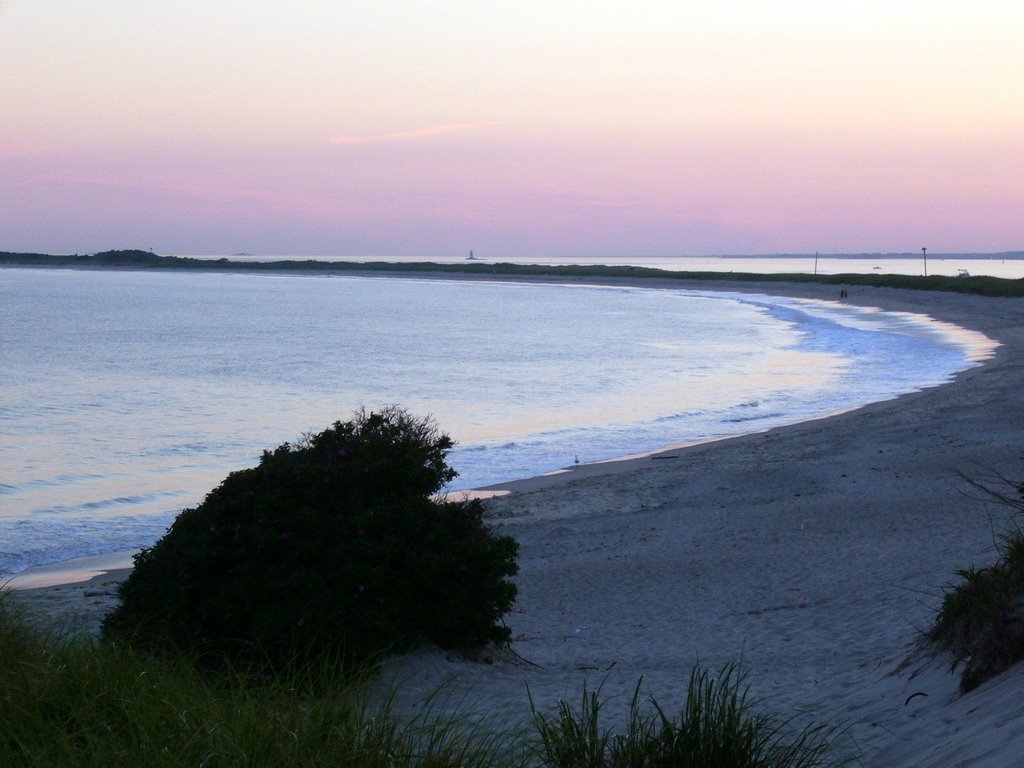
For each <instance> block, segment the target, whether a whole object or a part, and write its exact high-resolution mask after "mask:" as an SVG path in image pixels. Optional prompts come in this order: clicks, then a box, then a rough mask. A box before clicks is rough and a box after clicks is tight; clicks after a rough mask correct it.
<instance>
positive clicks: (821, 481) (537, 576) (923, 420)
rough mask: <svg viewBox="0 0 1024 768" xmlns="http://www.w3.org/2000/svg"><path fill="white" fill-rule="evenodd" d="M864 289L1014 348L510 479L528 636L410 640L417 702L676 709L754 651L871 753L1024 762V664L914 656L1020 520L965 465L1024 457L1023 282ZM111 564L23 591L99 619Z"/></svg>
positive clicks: (834, 291)
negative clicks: (958, 583) (1019, 292)
mask: <svg viewBox="0 0 1024 768" xmlns="http://www.w3.org/2000/svg"><path fill="white" fill-rule="evenodd" d="M642 284H643V285H653V284H652V283H650V282H648V281H644V282H643V283H642ZM672 285H673V286H675V287H680V285H681V284H680V283H679V282H678V281H674V282H673V283H672ZM682 287H686V288H693V289H699V290H714V289H720V290H727V291H749V292H761V293H784V294H786V295H793V296H806V297H819V298H825V299H830V300H831V299H835V298H837V296H838V292H839V289H838V287H831V286H827V287H826V286H815V285H797V284H792V285H785V286H783V285H779V284H763V285H762V284H757V283H746V284H739V283H723V284H721V285H715V284H709V283H707V282H703V281H702V282H697V283H692V284H682ZM848 301H849V302H851V303H854V304H861V305H865V306H877V307H882V308H885V309H893V310H903V311H911V312H920V313H925V314H929V315H931V316H932V317H934V318H936V319H939V320H945V321H949V322H953V323H956V324H958V325H961V326H964V327H966V328H971V329H975V330H978V331H981V332H983V333H985V334H987V335H988V336H990V337H991V338H993V339H996V340H998V341H999V342H1001V344H1002V346H1001V347H1000V348H999V349H998V350H997V352H996V354H995V356H994V357H993V358H992V359H991V360H990V361H988V362H987V363H985V364H984V365H982V366H979V367H976V368H973V369H971V370H969V371H966V372H964V373H962V374H960V375H959V376H958V377H957V378H956V380H955V381H954V382H952V383H950V384H946V385H943V386H940V387H936V388H932V389H929V390H927V391H924V392H920V393H915V394H910V395H906V396H904V397H901V398H899V399H898V400H893V401H889V402H884V403H878V404H875V405H872V406H869V407H867V408H863V409H860V410H857V411H854V412H850V413H845V414H841V415H838V416H834V417H830V418H827V419H822V420H818V421H814V422H806V423H803V424H798V425H794V426H790V427H784V428H780V429H775V430H772V431H770V432H766V433H762V434H757V435H749V436H745V437H740V438H734V439H730V440H724V441H720V442H715V443H709V444H705V445H700V446H696V447H691V448H687V449H684V450H677V451H672V452H671V453H669V454H668V455H669V456H674V457H675V458H665V457H662V458H658V459H645V460H638V461H633V462H630V463H628V464H625V465H620V466H613V467H604V468H602V470H601V471H600V472H598V473H596V474H594V473H590V474H588V473H579V474H573V473H570V474H568V475H561V476H558V477H556V478H554V479H547V480H541V481H528V482H525V483H517V484H511V487H513V488H514V489H515V491H516V492H515V493H513V494H512V495H509V496H506V497H502V498H497V499H493V500H491V501H489V502H488V506H489V512H490V514H491V515H492V517H493V519H494V521H495V522H496V523H497V524H498V525H499V526H500V528H501V530H502V532H504V533H507V534H510V535H512V536H515V537H516V538H517V539H518V541H519V542H520V547H521V549H520V569H521V570H520V574H519V577H518V584H519V590H520V591H519V598H518V601H517V603H516V606H515V608H514V609H513V612H512V613H511V615H510V616H509V617H508V624H509V626H510V627H511V629H512V633H513V644H512V649H513V651H514V653H515V656H513V655H511V654H507V655H499V656H498V657H497V658H495V659H494V661H493V663H490V664H487V663H481V662H479V661H476V662H471V661H467V660H465V659H462V658H459V657H457V656H454V655H451V654H445V653H441V652H434V651H429V650H427V651H423V652H420V653H417V654H414V655H412V656H409V657H405V658H401V659H396V660H395V661H393V662H392V663H390V664H389V665H388V666H387V668H386V672H385V682H387V683H398V684H399V686H400V695H399V699H400V703H401V704H402V705H403V706H407V707H410V708H415V707H416V706H417V705H418V702H419V701H421V700H422V698H423V697H424V696H425V695H427V694H428V693H430V692H433V691H435V690H436V689H437V688H438V687H439V686H442V685H447V686H448V690H449V691H451V692H452V693H453V694H454V695H455V697H456V698H459V699H461V698H463V697H465V699H466V700H467V701H468V703H469V704H470V705H473V706H475V707H476V708H477V710H478V711H479V712H481V713H483V716H487V717H495V718H498V719H500V720H501V721H503V722H517V721H521V720H525V719H526V718H527V717H528V716H529V704H528V697H527V689H529V692H530V694H531V695H532V697H533V699H534V701H535V702H537V703H538V705H539V706H541V707H542V708H547V707H549V706H551V705H553V704H554V702H555V701H556V700H557V699H559V698H566V697H568V698H569V699H570V700H572V701H575V700H577V699H578V696H579V692H580V690H581V688H582V686H583V684H584V683H585V682H587V683H589V685H590V686H591V687H594V686H597V685H603V691H604V694H605V695H606V696H607V697H610V701H609V703H608V705H607V714H608V716H609V718H610V719H609V721H608V723H607V724H608V725H614V724H616V723H618V722H620V719H619V718H620V717H621V713H622V712H623V711H624V710H625V708H626V705H627V704H628V700H629V697H630V696H631V694H632V692H633V690H634V688H635V686H636V684H637V682H638V680H640V678H643V685H644V690H645V691H646V692H647V693H649V694H651V695H653V696H654V697H655V698H657V700H658V701H659V703H661V704H662V705H663V706H664V707H666V708H667V709H670V710H671V709H674V708H676V707H677V706H678V705H680V704H681V702H682V696H683V693H684V692H685V685H686V681H687V678H688V675H689V672H690V669H691V667H692V666H693V664H694V663H695V662H697V661H701V662H703V663H704V664H705V665H707V666H710V667H712V668H717V667H719V666H721V665H722V664H724V663H726V662H729V661H731V660H737V659H738V660H740V661H741V662H742V665H743V668H744V669H745V670H746V672H747V673H748V675H749V682H750V683H751V691H752V693H753V694H754V695H756V696H758V697H759V698H760V699H762V700H763V706H764V707H765V708H767V709H769V710H771V711H775V712H779V713H784V714H789V713H794V712H802V713H806V714H808V715H809V716H811V717H812V718H814V719H815V720H818V721H827V722H831V723H838V724H843V725H845V726H847V728H848V735H849V737H850V739H851V740H852V741H853V742H855V743H856V744H857V746H858V747H859V749H860V750H861V755H862V760H863V763H864V764H865V765H867V766H886V767H893V768H895V767H896V766H904V765H906V766H936V767H937V766H982V767H983V768H995V766H1011V765H1012V766H1017V765H1021V764H1024V670H1022V669H1020V668H1014V669H1011V670H1010V671H1009V672H1007V673H1006V674H1004V675H1003V676H1001V677H1000V678H998V679H996V680H993V681H991V682H990V683H987V684H985V685H983V686H982V687H981V688H979V689H977V690H975V691H974V692H972V693H970V694H967V695H966V696H958V695H957V693H956V678H955V676H954V675H952V674H950V673H949V671H948V662H947V660H946V659H942V658H927V657H924V656H921V655H920V654H917V655H912V654H911V651H912V646H913V644H914V643H915V641H916V640H917V639H918V638H919V635H920V632H921V631H922V629H924V628H925V627H926V626H928V624H929V622H930V621H931V620H932V619H933V617H934V614H935V610H936V607H937V605H938V604H939V601H940V599H941V595H942V589H943V586H944V585H947V584H949V583H950V582H951V581H952V580H953V578H954V572H955V571H956V570H957V569H961V568H965V567H968V566H970V565H978V566H981V565H987V564H989V563H990V562H992V560H993V559H994V557H995V553H994V544H995V541H996V539H997V538H998V536H999V534H1000V533H1001V532H1003V531H1005V530H1006V528H1007V526H1008V525H1009V519H1008V511H1007V510H1006V509H1005V508H1002V507H1000V506H998V505H993V504H991V503H989V502H987V501H986V500H984V499H979V498H976V497H972V496H970V495H966V494H965V485H964V484H963V482H962V481H960V480H958V479H957V477H956V476H955V475H954V470H961V471H963V472H965V473H967V474H969V475H972V476H980V475H983V474H985V473H986V472H987V471H988V470H989V469H995V470H998V471H1000V472H1002V473H1004V474H1007V475H1009V476H1011V477H1020V476H1024V467H1022V464H1024V462H1022V460H1021V459H1022V450H1021V447H1022V446H1024V389H1022V386H1021V384H1022V383H1024V377H1022V364H1021V360H1022V352H1024V322H1022V320H1024V300H1019V299H986V298H979V297H972V296H963V295H957V294H945V293H941V294H940V293H931V292H915V291H897V290H892V289H878V288H861V287H851V288H849V299H848ZM105 581H110V577H103V576H101V577H98V580H97V581H96V582H95V583H94V584H93V585H92V588H90V587H88V586H84V585H79V586H77V587H64V588H59V591H57V589H55V588H50V589H45V590H33V591H26V592H24V593H22V596H23V597H27V598H29V599H30V602H31V603H32V604H33V605H35V606H37V608H40V607H41V609H42V610H51V611H55V612H57V613H60V614H61V615H65V616H69V615H70V616H75V617H77V618H76V619H75V620H76V621H78V622H80V624H81V625H83V626H86V627H88V626H95V620H96V618H97V617H98V616H100V615H102V612H103V611H105V610H109V607H110V605H111V602H110V601H111V600H112V599H113V598H112V596H111V595H109V594H97V592H98V591H99V592H103V591H106V592H109V591H110V590H109V586H108V587H104V586H102V585H103V583H104V582H105ZM97 584H98V585H99V589H98V590H97V589H96V586H97ZM89 593H92V595H93V596H92V598H87V597H86V595H88V594H89ZM90 599H91V600H94V601H98V602H96V603H95V604H90V603H88V600H90ZM46 606H50V607H49V608H46ZM90 622H92V624H90ZM908 656H912V658H913V663H912V664H911V665H910V666H908V667H903V668H900V664H901V662H903V661H904V660H906V659H907V658H908ZM913 694H924V695H914V696H913V697H912V695H913ZM911 697H912V698H911ZM908 699H909V701H908Z"/></svg>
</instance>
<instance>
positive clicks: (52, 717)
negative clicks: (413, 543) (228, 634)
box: [0, 600, 527, 768]
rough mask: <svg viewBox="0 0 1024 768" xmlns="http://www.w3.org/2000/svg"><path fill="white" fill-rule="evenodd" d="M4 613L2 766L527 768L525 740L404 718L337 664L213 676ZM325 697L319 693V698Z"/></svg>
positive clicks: (0, 640) (439, 718) (183, 662)
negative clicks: (294, 671) (312, 671)
mask: <svg viewBox="0 0 1024 768" xmlns="http://www.w3.org/2000/svg"><path fill="white" fill-rule="evenodd" d="M2 602H3V605H0V765H3V766H23V767H24V768H36V767H39V768H42V767H43V766H47V767H49V766H96V767H97V768H99V767H100V766H103V768H110V767H111V766H143V765H144V766H158V767H159V766H168V767H170V766H209V767H210V768H214V767H215V766H247V767H248V768H258V767H262V766H267V768H271V767H273V768H279V767H280V766H290V765H301V766H352V767H353V768H363V767H365V768H374V767H376V766H381V767H383V766H387V767H388V768H404V767H409V768H414V767H424V768H426V767H429V768H448V767H452V768H454V766H479V767H480V768H484V767H485V766H488V767H489V766H524V765H527V756H526V755H527V752H526V750H525V747H524V746H523V745H524V742H523V740H522V738H521V737H520V736H519V735H517V734H515V733H511V732H507V733H505V732H503V733H497V732H492V731H487V730H485V729H484V728H483V727H481V726H479V725H470V724H467V723H466V722H465V721H464V720H462V719H461V718H459V717H457V716H450V715H446V714H440V713H438V712H437V708H435V707H432V706H431V702H425V703H424V705H423V707H422V708H421V710H420V714H418V715H414V716H411V717H399V716H398V715H396V714H395V712H394V709H393V704H392V700H391V698H389V697H386V696H385V697H383V698H382V697H379V696H377V697H371V696H370V695H369V694H368V690H369V688H368V686H367V682H368V679H369V678H368V676H367V675H366V674H353V673H351V672H350V671H347V670H344V669H342V668H341V667H340V666H336V665H331V664H324V665H321V666H320V668H319V671H318V672H317V675H318V679H317V680H315V681H310V680H308V679H307V680H296V679H289V678H288V677H279V678H274V679H270V678H267V679H262V680H258V681H254V680H253V679H252V678H251V677H248V676H246V675H243V674H237V673H231V672H228V673H222V674H218V675H211V674H210V673H208V672H206V673H203V672H200V671H199V670H198V669H197V667H196V665H194V664H191V663H189V661H188V659H184V658H179V659H173V658H163V659H154V658H151V657H145V656H142V655H140V654H138V653H136V652H134V651H132V650H131V649H130V648H128V647H126V646H125V645H122V644H117V643H110V642H100V641H99V640H97V639H96V638H93V637H87V636H86V637H83V636H74V637H70V636H66V635H65V636H62V635H58V634H56V633H50V634H48V633H46V632H45V631H43V630H40V629H39V628H38V627H37V626H35V625H34V624H33V623H32V622H30V621H27V620H26V619H25V617H24V616H22V615H19V614H18V612H17V611H16V610H14V608H13V607H12V606H11V605H10V601H9V600H3V601H2ZM314 691H315V692H314Z"/></svg>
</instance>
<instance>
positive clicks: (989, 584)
mask: <svg viewBox="0 0 1024 768" xmlns="http://www.w3.org/2000/svg"><path fill="white" fill-rule="evenodd" d="M961 478H962V479H964V480H965V481H966V482H967V483H968V484H969V485H970V486H972V487H973V488H974V489H976V490H978V491H981V492H982V493H983V494H984V495H985V497H987V498H989V499H992V500H994V501H996V502H998V503H1000V504H1003V505H1005V506H1008V507H1009V508H1011V509H1012V510H1014V514H1015V517H1016V518H1018V519H1019V518H1020V516H1021V515H1022V514H1024V482H1019V481H1011V480H1009V479H1007V478H1005V477H1002V476H1000V475H995V476H994V477H993V480H994V482H985V483H983V482H979V481H977V480H974V479H971V478H967V477H966V476H964V475H962V474H961ZM1004 489H1005V490H1004ZM957 575H958V576H959V577H960V582H959V583H958V584H956V585H954V586H951V587H949V588H948V589H947V590H946V594H945V595H944V597H943V600H942V606H941V608H940V609H939V612H938V615H937V616H936V619H935V622H934V623H933V624H932V626H931V627H930V628H929V630H928V632H927V635H926V637H927V638H928V639H929V640H930V641H931V642H932V643H934V644H935V645H936V646H937V647H939V648H940V649H941V650H943V651H947V652H949V653H950V654H951V655H952V658H953V661H952V668H953V669H954V670H955V669H956V668H957V667H960V668H961V672H960V690H961V691H963V692H967V691H970V690H972V689H974V688H976V687H977V686H979V685H981V683H983V682H985V681H986V680H988V679H990V678H992V677H994V676H995V675H997V674H999V673H1000V672H1002V671H1003V670H1005V669H1007V668H1008V667H1009V666H1010V665H1012V664H1014V663H1016V662H1018V661H1021V660H1024V532H1022V531H1021V529H1020V528H1019V527H1015V528H1013V529H1012V530H1011V531H1010V532H1009V533H1007V534H1006V535H1004V536H1003V537H1002V540H1001V541H1000V543H999V547H998V557H997V559H996V562H995V563H994V564H992V565H990V566H987V567H984V568H966V569H963V570H960V571H957Z"/></svg>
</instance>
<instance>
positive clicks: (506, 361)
mask: <svg viewBox="0 0 1024 768" xmlns="http://www.w3.org/2000/svg"><path fill="white" fill-rule="evenodd" d="M984 347H985V345H984V340H983V339H979V338H978V337H977V335H972V334H970V333H963V332H961V331H960V330H958V329H956V328H955V327H951V326H947V325H944V324H941V323H936V322H934V321H929V320H928V319H927V318H923V317H919V316H911V315H906V314H901V313H885V312H878V311H873V310H870V309H861V308H856V307H852V306H849V305H844V304H841V303H839V302H814V301H808V300H797V299H782V298H775V297H769V296H756V295H745V294H730V293H714V294H712V293H697V292H692V291H683V290H659V289H648V288H626V287H602V286H581V285H550V284H524V283H504V282H476V281H458V280H445V279H437V280H434V279H411V278H394V277H386V278H384V277H381V278H364V277H349V276H311V275H303V276H292V275H283V276H282V275H270V274H231V273H224V274H218V273H210V274H197V273H192V272H174V271H166V272H159V273H154V272H145V271H113V270H92V271H88V270H57V269H16V268H12V269H2V270H0V370H2V372H3V373H2V377H0V577H2V576H4V575H10V574H13V573H17V572H19V571H22V570H24V569H25V568H28V567H30V566H33V565H39V564H43V563H52V562H57V561H62V560H66V559H69V558H75V557H82V556H86V555H91V554H97V553H104V552H112V551H117V550H124V549H133V548H137V547H141V546H146V545H149V544H152V543H153V542H154V541H155V540H156V539H157V538H159V536H160V535H161V534H162V533H163V532H164V530H166V527H167V526H168V525H169V523H170V521H171V520H172V519H173V517H174V516H175V515H176V514H177V513H178V512H179V511H180V510H181V509H183V508H185V507H189V506H193V505H195V504H197V503H198V502H199V501H201V500H202V498H203V496H204V495H205V493H206V492H208V491H209V490H210V489H212V488H213V487H215V486H216V485H217V484H218V483H219V482H220V480H222V479H223V478H224V477H225V476H226V475H227V474H228V473H229V472H231V471H233V470H236V469H241V468H244V467H249V466H253V465H255V463H256V462H257V461H258V458H259V455H260V453H261V452H262V451H263V450H266V449H272V448H274V447H276V446H277V445H279V444H281V443H283V442H287V441H294V440H295V439H296V438H298V437H300V436H301V435H302V434H304V433H307V432H317V431H320V430H322V429H324V428H326V427H327V426H329V425H330V424H331V423H333V422H334V421H338V420H342V421H344V420H347V419H348V418H350V417H351V415H352V413H353V412H354V411H355V410H356V409H358V408H360V407H366V408H369V409H373V408H376V407H381V406H383V405H391V404H397V405H400V406H402V407H404V408H406V409H408V410H409V411H411V412H412V413H414V414H417V415H431V416H433V418H435V419H436V421H437V423H438V425H439V426H440V427H441V429H443V430H444V431H445V432H447V433H448V434H450V435H451V436H452V437H453V438H454V439H455V440H456V442H457V445H456V448H455V449H454V450H453V451H452V452H451V454H450V456H449V459H450V463H451V464H452V466H454V467H455V468H456V469H457V470H458V472H459V477H458V479H457V480H456V481H455V482H454V483H452V485H451V487H450V490H460V489H468V488H479V487H482V486H486V485H489V484H494V483H499V482H502V481H508V480H512V479H516V478H521V477H528V476H534V475H538V474H542V473H545V472H550V471H555V470H558V469H560V468H563V467H566V466H569V465H572V464H574V463H575V462H576V461H579V462H584V463H587V462H594V461H605V460H609V459H614V458H616V457H621V456H624V455H628V454H636V453H641V452H648V451H654V450H657V449H660V448H664V447H667V446H672V445H677V444H683V443H686V442H690V441H697V440H702V439H707V438H712V437H722V436H728V435H735V434H741V433H745V432H751V431H758V430H763V429H768V428H770V427H773V426H778V425H781V424H787V423H793V422H796V421H801V420H805V419H808V418H814V417H817V416H821V415H824V414H827V413H832V412H835V411H839V410H845V409H850V408H855V407H858V406H860V405H864V404H867V403H870V402H874V401H878V400H884V399H888V398H892V397H896V396H898V395H899V394H901V393H905V392H909V391H914V390H918V389H921V388H924V387H929V386H934V385H937V384H940V383H942V382H944V381H947V380H949V378H950V377H951V376H952V375H953V374H955V373H956V372H957V371H959V370H962V369H964V368H966V367H969V366H971V365H974V364H976V362H977V360H978V359H979V357H980V356H982V355H983V354H984Z"/></svg>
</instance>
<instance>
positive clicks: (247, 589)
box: [104, 408, 517, 666]
mask: <svg viewBox="0 0 1024 768" xmlns="http://www.w3.org/2000/svg"><path fill="white" fill-rule="evenodd" d="M451 446H452V441H451V439H450V438H449V437H448V436H447V435H444V434H442V433H440V432H438V430H437V428H436V427H435V426H434V424H433V422H432V421H431V420H429V419H417V418H415V417H412V416H410V415H409V414H408V413H406V412H405V411H403V410H401V409H398V408H389V409H385V410H383V411H382V412H380V413H369V414H367V413H366V412H365V411H362V412H359V413H357V414H356V415H355V418H354V419H353V420H352V421H349V422H346V423H341V422H337V423H335V424H334V426H333V427H331V428H330V429H327V430H325V431H324V432H321V433H320V434H317V435H313V436H307V437H306V438H304V439H303V440H301V441H300V442H299V443H298V444H296V445H291V444H288V443H285V444H284V445H282V446H280V447H279V448H277V449H276V450H274V451H273V452H265V453H264V454H263V457H262V458H261V459H260V463H259V465H258V466H256V467H254V468H251V469H245V470H241V471H238V472H233V473H231V474H230V475H229V476H228V477H227V478H226V479H225V480H224V481H223V482H222V483H221V484H220V486H218V487H217V488H215V489H214V490H213V491H211V492H210V493H209V494H208V495H207V497H206V499H205V500H204V501H203V502H202V504H200V505H199V506H198V507H195V508H192V509H186V510H185V511H183V512H182V513H181V514H180V515H179V516H178V518H177V519H176V520H175V522H174V524H173V525H172V526H171V528H170V530H169V531H168V532H167V534H166V535H165V536H164V537H163V538H162V539H161V540H160V541H158V542H157V543H156V544H155V545H154V546H153V547H150V548H148V549H144V550H143V551H142V552H140V553H139V554H138V555H136V557H135V568H134V570H133V571H132V573H131V575H130V576H129V578H128V579H127V580H126V581H125V582H124V583H123V584H122V586H121V598H122V603H121V606H120V607H119V608H118V609H117V610H116V611H115V612H114V613H112V614H111V615H110V616H109V617H108V619H107V620H106V622H105V623H104V633H105V634H107V635H108V636H119V637H127V638H131V639H132V640H133V641H135V642H138V643H141V644H143V645H150V646H170V647H173V648H181V649H187V650H189V651H191V652H193V653H195V652H199V655H200V657H201V658H204V659H206V660H207V661H209V660H214V659H225V658H226V659H229V660H235V659H239V660H245V661H247V662H251V661H258V662H267V663H269V664H271V665H272V666H275V665H280V664H284V663H290V662H292V661H294V660H296V659H299V660H315V659H317V658H320V657H322V656H323V655H325V654H326V655H329V656H331V657H338V656H339V655H340V656H342V657H344V658H346V659H348V660H350V661H353V662H357V663H358V662H362V661H364V660H366V659H367V658H368V657H369V656H371V655H373V654H376V653H379V652H382V651H386V650H398V651H405V650H408V649H410V648H411V647H413V646H414V645H415V644H416V643H418V642H419V641H420V640H422V639H429V640H431V641H433V642H435V643H437V644H438V645H441V646H442V647H472V646H479V645H483V644H486V643H488V642H505V641H507V640H508V638H509V630H508V629H507V628H505V627H504V626H502V625H500V623H499V622H500V620H501V617H502V616H503V615H504V614H505V613H507V612H508V610H509V609H510V608H511V606H512V603H513V600H514V599H515V593H516V588H515V586H514V585H513V584H512V583H511V582H510V581H508V580H507V577H509V576H512V575H514V574H515V573H516V570H517V566H516V563H515V557H516V551H517V545H516V543H515V541H514V540H512V539H511V538H509V537H506V536H497V535H494V534H493V533H492V532H491V530H490V529H489V528H488V527H487V526H486V525H485V524H484V522H483V519H482V513H483V509H482V506H481V504H480V502H479V501H474V500H470V501H459V502H453V501H445V500H438V499H436V498H434V497H433V494H436V493H437V492H438V491H439V490H440V489H441V488H442V487H443V485H444V484H445V483H447V482H449V481H450V480H451V479H452V478H454V477H455V472H454V470H452V469H451V468H450V467H449V466H448V465H447V464H446V462H445V456H446V454H447V451H448V450H449V449H450V448H451Z"/></svg>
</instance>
